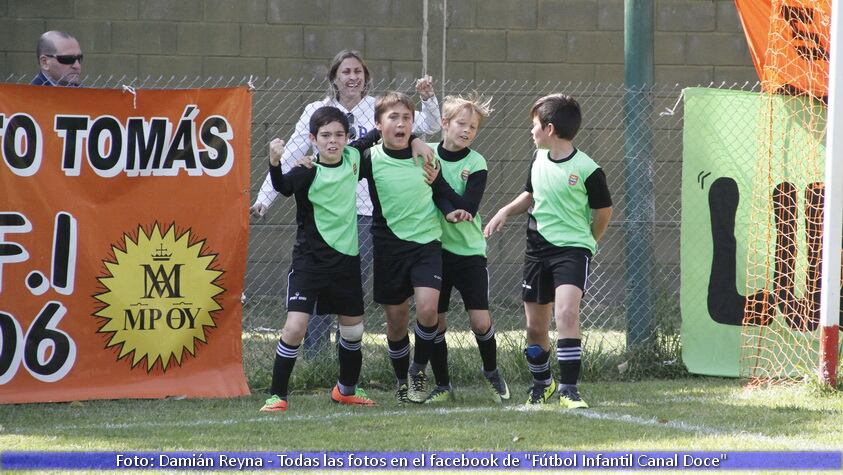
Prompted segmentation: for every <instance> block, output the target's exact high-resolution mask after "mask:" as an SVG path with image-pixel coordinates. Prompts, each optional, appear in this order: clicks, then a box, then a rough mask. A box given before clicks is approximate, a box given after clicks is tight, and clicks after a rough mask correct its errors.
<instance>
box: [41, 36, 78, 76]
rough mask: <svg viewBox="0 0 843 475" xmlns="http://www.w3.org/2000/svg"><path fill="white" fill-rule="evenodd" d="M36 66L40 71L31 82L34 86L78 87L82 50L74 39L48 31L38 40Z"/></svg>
mask: <svg viewBox="0 0 843 475" xmlns="http://www.w3.org/2000/svg"><path fill="white" fill-rule="evenodd" d="M35 53H36V54H37V55H38V65H39V66H40V68H41V71H39V72H38V76H35V79H33V80H32V83H31V84H34V85H36V86H72V87H78V86H79V77H80V75H81V74H82V48H80V47H79V42H78V41H76V38H74V37H72V36H70V34H68V33H65V32H64V31H55V30H54V31H48V32H46V33H44V34H43V35H41V37H40V38H38V47H37V49H36V51H35Z"/></svg>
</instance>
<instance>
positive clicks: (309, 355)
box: [7, 77, 683, 390]
mask: <svg viewBox="0 0 843 475" xmlns="http://www.w3.org/2000/svg"><path fill="white" fill-rule="evenodd" d="M28 79H29V77H10V78H7V82H27V81H28ZM247 83H248V84H250V85H251V86H253V88H254V96H253V121H252V150H251V159H252V163H251V165H252V168H251V170H252V172H251V173H252V180H251V184H252V186H251V189H252V201H253V203H254V202H255V200H256V198H258V196H259V194H260V190H261V186H262V184H263V182H264V179H265V176H266V174H267V170H268V168H267V150H268V143H269V141H270V140H271V139H272V138H274V137H281V138H283V139H284V140H288V139H289V138H290V137H291V135H292V134H293V133H294V130H295V126H296V122H297V121H298V120H299V117H300V116H301V114H302V111H303V110H304V108H305V106H306V105H307V104H309V103H311V102H314V101H319V100H322V99H324V98H325V97H326V90H327V88H328V84H327V83H326V82H325V81H317V80H298V79H294V80H276V79H264V78H196V79H188V78H175V77H172V78H160V77H159V78H146V79H137V78H126V77H123V78H114V77H109V78H103V77H97V78H87V79H85V80H83V84H85V85H86V86H89V87H109V88H119V87H121V86H123V85H127V86H131V87H134V88H204V87H227V86H235V85H243V84H247ZM386 90H398V91H402V92H405V93H408V94H410V95H411V96H413V97H414V98H415V99H416V100H417V101H418V96H417V95H416V94H415V91H414V87H413V84H412V83H411V82H395V81H381V82H376V83H375V84H374V85H373V87H372V88H371V90H370V91H369V94H370V95H372V96H376V95H377V94H379V93H381V92H383V91H386ZM436 90H437V91H438V92H439V93H440V97H439V100H440V101H441V100H442V97H441V92H442V91H444V93H445V94H467V93H469V92H470V91H477V92H479V93H480V94H482V95H485V96H490V97H492V98H493V102H492V107H493V108H494V109H495V111H494V112H493V113H492V115H491V117H489V119H487V120H486V121H485V122H484V123H483V125H482V127H481V129H480V132H479V134H478V136H477V139H476V140H475V142H474V144H473V146H472V148H474V149H476V150H477V151H479V152H480V153H481V154H483V155H484V156H485V158H486V160H487V162H488V184H487V187H486V192H485V195H484V199H483V202H482V204H481V207H480V216H481V217H482V218H484V220H485V218H488V217H490V216H491V215H493V214H494V212H495V211H496V210H498V209H499V208H500V207H501V206H503V205H505V204H506V203H508V202H509V201H510V200H511V199H513V198H514V197H515V196H517V195H518V194H519V193H520V192H521V191H523V189H524V184H525V181H526V177H527V173H528V169H529V161H530V158H531V156H532V151H533V148H534V145H533V143H532V139H531V137H530V133H529V129H530V126H531V123H530V117H529V109H530V106H531V105H532V104H533V102H534V101H535V100H536V99H537V98H538V97H540V96H542V95H545V94H550V93H556V92H564V93H566V94H570V95H572V96H573V97H575V98H577V99H578V101H579V102H580V104H581V106H582V109H583V127H582V129H581V130H580V132H579V134H578V136H577V138H576V140H575V145H576V146H577V147H578V148H580V149H582V150H583V151H586V152H587V153H588V154H589V155H590V156H591V157H592V158H594V159H595V160H596V161H597V162H598V163H599V164H600V165H601V166H602V167H603V169H604V171H605V173H606V176H607V179H608V183H609V188H610V190H611V192H612V198H613V201H614V214H613V217H612V220H611V223H610V226H609V229H608V231H607V232H606V234H605V237H604V238H603V240H602V241H601V243H600V245H599V250H598V253H597V255H596V256H595V258H594V261H593V266H592V269H591V274H590V277H589V289H588V292H587V295H586V298H585V300H584V302H583V306H582V311H581V319H582V327H583V334H584V341H583V347H584V356H583V358H584V378H585V379H614V378H618V377H632V378H640V377H659V376H665V375H671V374H676V373H678V372H682V371H683V369H682V365H681V362H680V360H679V337H678V333H679V319H680V314H679V225H680V203H681V199H680V185H681V166H682V113H681V101H679V98H680V94H681V87H680V86H679V85H676V86H671V87H658V88H652V89H648V90H647V91H646V92H643V93H638V94H633V95H628V94H626V95H625V90H624V88H623V86H621V85H599V84H570V83H568V84H566V83H553V82H543V83H535V82H524V81H447V82H446V83H445V84H439V85H437V87H436ZM674 109H676V110H674ZM625 111H626V112H625ZM630 111H635V112H636V114H638V115H639V116H640V115H641V113H642V111H643V112H644V115H643V116H640V117H639V118H638V120H643V121H644V122H645V124H647V125H649V130H651V137H649V136H646V135H647V134H642V140H645V139H646V140H645V142H646V143H645V145H646V147H645V148H644V149H642V150H639V151H638V152H636V153H638V154H641V153H643V154H644V155H639V156H638V157H636V160H641V163H639V164H638V165H639V167H638V168H637V169H635V168H631V167H630V161H629V160H626V161H625V155H628V153H626V152H625V147H627V148H629V147H637V146H639V145H641V144H640V143H639V142H638V138H637V137H635V136H630V135H629V134H626V135H625V114H627V115H628V114H630ZM365 114H366V112H365V111H363V112H362V114H360V115H362V116H365ZM369 114H372V113H371V112H369ZM372 115H373V114H372ZM371 120H372V119H371V118H368V119H367V118H366V117H357V118H356V122H355V123H356V125H357V126H358V132H359V133H362V132H364V131H365V129H366V128H368V127H369V126H368V123H369V122H371ZM639 130H647V127H644V128H641V129H639ZM645 136H646V137H645ZM427 138H428V141H429V142H436V141H438V140H439V136H438V134H434V135H430V136H427ZM302 152H303V153H304V151H302ZM625 175H626V181H627V183H624V181H625ZM638 175H640V176H641V177H643V180H640V181H638V178H636V177H637V176H638ZM633 181H635V182H634V183H633ZM650 184H652V190H651V191H652V194H651V195H649V194H645V195H643V196H645V197H646V198H647V199H648V200H649V199H650V198H649V197H650V196H652V203H645V209H647V210H649V211H648V212H646V213H645V214H644V215H643V216H645V219H642V218H641V216H642V215H640V214H639V215H630V214H629V209H630V204H629V203H630V201H629V200H628V195H630V193H629V192H627V191H625V190H629V189H635V187H640V186H645V187H649V185H650ZM630 196H631V195H630ZM640 196H642V195H640V194H635V197H634V199H636V200H638V199H640ZM636 205H640V203H637V204H636ZM525 221H526V218H525V216H523V215H522V216H519V217H518V218H516V219H510V220H509V222H508V223H507V224H506V226H505V228H504V229H503V231H502V232H500V233H498V234H496V235H494V236H492V237H491V238H490V239H489V241H488V262H489V268H488V270H489V278H490V289H489V290H490V311H491V315H492V319H493V322H494V325H495V328H496V333H497V341H498V350H499V356H498V361H499V366H500V367H501V368H502V371H503V372H504V374H505V376H506V377H507V378H508V379H509V380H511V381H519V380H520V381H527V379H528V377H529V373H528V372H527V369H526V364H525V362H524V357H523V354H522V348H523V347H524V341H525V332H524V326H525V319H524V311H523V305H522V302H521V300H520V292H521V280H522V263H523V253H524V244H525V232H524V227H525ZM633 228H634V229H636V230H637V231H636V234H635V236H636V239H641V238H640V237H641V236H645V238H644V240H645V241H650V242H648V243H646V244H647V245H648V246H647V247H648V248H649V249H650V252H652V258H650V257H647V259H648V261H651V262H649V264H648V266H647V267H646V269H647V275H646V278H647V279H648V281H649V284H648V286H649V292H647V293H643V294H641V295H640V296H639V295H637V294H638V293H639V290H637V287H636V286H635V285H634V284H635V282H636V281H635V279H636V278H638V277H640V272H638V273H636V269H635V267H636V265H637V264H634V262H635V259H636V257H637V256H628V255H627V253H628V252H629V251H630V249H639V248H640V246H630V243H629V238H630V236H632V234H630V229H633ZM642 230H643V234H642V233H641V231H642ZM295 232H296V222H295V202H294V200H293V199H286V198H284V197H279V198H278V199H277V200H275V201H274V202H273V203H272V204H271V205H270V206H269V207H268V210H267V211H266V212H265V214H263V216H261V217H259V218H253V222H252V226H251V236H250V243H249V261H248V266H247V275H246V288H245V294H244V296H243V302H244V305H243V348H244V353H243V355H244V365H245V368H246V373H247V376H248V378H249V382H250V384H251V386H252V387H253V388H255V389H258V390H260V389H262V388H265V387H268V385H269V381H270V378H271V372H272V360H273V355H274V348H275V345H276V343H277V341H278V338H279V336H280V329H281V327H283V322H284V315H285V306H284V298H283V295H284V293H285V290H286V275H287V272H288V269H289V266H290V256H291V251H292V245H293V243H294V241H295ZM364 245H371V244H364ZM363 254H364V255H365V254H366V250H365V249H364V250H363ZM628 264H629V265H628ZM639 270H640V269H639ZM340 284H341V283H340ZM364 287H365V290H366V298H365V304H366V318H365V326H366V330H367V337H366V338H365V339H364V363H363V384H365V385H367V386H384V387H386V386H390V385H392V384H393V376H392V372H391V367H390V364H389V359H388V356H387V351H386V338H385V335H384V330H385V316H384V313H383V311H382V309H381V308H380V306H379V305H377V304H375V303H373V302H372V294H371V275H368V279H367V280H366V283H365V284H364ZM453 298H454V301H453V302H452V303H451V310H450V312H449V315H448V333H447V338H448V345H449V358H450V361H451V371H452V376H453V379H454V381H455V383H456V384H457V385H460V384H471V383H472V382H475V381H479V379H478V376H479V374H480V367H481V363H480V357H479V354H478V351H477V346H476V343H475V340H474V336H473V334H472V332H471V330H470V327H469V323H468V317H467V313H466V312H465V310H464V308H463V307H462V304H461V302H460V300H459V294H458V293H456V292H454V297H453ZM641 299H646V300H647V301H641ZM639 307H640V308H643V309H646V315H643V316H642V315H640V313H641V312H638V314H639V315H637V316H635V315H634V314H635V312H634V310H635V309H636V308H639ZM630 315H633V318H634V319H639V320H640V319H642V318H643V320H640V321H639V320H632V321H631V320H630ZM328 322H330V323H329V325H327V326H325V327H321V328H320V327H317V326H314V325H312V326H311V329H310V335H309V336H308V340H306V341H307V342H308V343H309V344H310V348H309V349H308V350H307V351H306V352H305V357H304V358H302V361H300V362H299V363H298V364H297V366H296V371H295V372H294V375H293V379H292V381H291V385H292V387H293V388H305V387H325V386H329V385H330V384H333V382H334V379H335V377H336V352H335V348H334V345H333V343H332V341H333V340H334V339H335V336H334V332H335V328H336V323H335V319H330V320H328ZM636 325H644V327H642V328H645V329H646V334H645V338H644V340H641V339H636V340H634V341H635V342H637V344H630V343H629V341H628V340H629V339H628V336H629V334H630V333H631V332H632V331H635V330H636V329H638V330H640V329H641V328H637V327H636Z"/></svg>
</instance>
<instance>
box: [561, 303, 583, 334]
mask: <svg viewBox="0 0 843 475" xmlns="http://www.w3.org/2000/svg"><path fill="white" fill-rule="evenodd" d="M579 325H580V312H579V308H577V307H562V308H560V309H558V310H557V312H556V328H557V329H560V330H562V329H565V330H576V329H577V328H579Z"/></svg>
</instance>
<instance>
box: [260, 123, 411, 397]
mask: <svg viewBox="0 0 843 475" xmlns="http://www.w3.org/2000/svg"><path fill="white" fill-rule="evenodd" d="M309 126H310V139H311V141H313V142H314V144H315V146H316V149H317V150H318V152H319V153H318V155H317V156H316V160H315V163H309V162H307V163H303V165H304V166H297V167H294V168H292V169H291V170H290V171H289V172H288V173H286V174H284V173H282V171H281V166H280V159H281V155H282V154H283V151H284V142H283V141H282V140H280V139H275V140H273V141H272V142H271V143H270V177H271V180H272V185H273V187H274V188H275V190H277V191H278V192H280V193H281V194H283V195H284V196H292V195H295V198H296V222H297V224H298V230H297V233H296V243H295V245H294V247H293V258H292V265H291V266H290V272H289V275H288V282H287V298H286V301H287V310H288V314H287V321H286V322H285V324H284V331H283V334H282V336H281V339H280V341H279V342H278V347H277V349H276V356H275V363H274V368H273V375H272V387H271V394H272V397H271V398H270V399H268V400H267V401H266V404H265V405H264V407H263V408H262V409H261V410H262V411H285V410H287V405H288V404H287V393H288V383H289V379H290V374H291V372H292V370H293V365H294V364H295V362H296V358H297V357H298V353H299V348H300V345H301V342H302V339H303V338H304V334H305V331H306V329H307V320H308V318H309V316H310V315H311V314H312V313H313V310H314V307H318V310H319V312H320V313H322V314H326V313H328V314H334V313H335V314H337V315H338V318H339V331H340V339H339V341H338V344H337V352H338V356H339V363H340V375H339V380H338V382H337V385H336V386H334V388H333V390H332V391H331V399H332V400H333V401H334V402H337V403H340V404H352V405H364V406H371V405H374V402H373V401H372V400H371V399H369V398H368V397H367V396H366V393H365V392H364V391H362V390H361V389H359V388H357V387H356V385H357V382H358V380H359V377H360V369H361V364H362V353H361V340H362V338H363V291H362V285H361V280H360V256H359V250H358V242H357V211H356V206H355V203H356V190H357V182H358V181H359V180H360V174H361V169H362V166H361V153H363V152H364V151H366V150H367V149H368V148H369V147H371V146H372V144H374V143H375V142H376V141H377V140H378V139H379V138H380V134H379V133H378V131H376V130H373V131H372V132H370V133H369V134H367V135H366V136H365V137H363V138H361V139H360V140H358V141H356V142H353V143H352V144H351V145H350V146H346V141H347V134H348V128H349V124H348V119H347V118H346V115H345V114H343V113H342V112H341V111H340V110H339V109H337V108H335V107H322V108H320V109H318V110H316V111H315V112H314V113H313V115H312V116H311V118H310V124H309ZM417 142H419V143H420V144H421V146H423V147H424V148H427V147H426V146H425V145H424V144H423V143H421V141H419V140H417ZM425 186H426V185H425Z"/></svg>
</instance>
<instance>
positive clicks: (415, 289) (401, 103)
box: [361, 92, 464, 402]
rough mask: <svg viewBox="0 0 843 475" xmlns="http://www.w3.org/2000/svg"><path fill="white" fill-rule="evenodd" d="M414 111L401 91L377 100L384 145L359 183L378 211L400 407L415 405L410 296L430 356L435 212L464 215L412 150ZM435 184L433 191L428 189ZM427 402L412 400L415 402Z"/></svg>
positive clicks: (377, 274)
mask: <svg viewBox="0 0 843 475" xmlns="http://www.w3.org/2000/svg"><path fill="white" fill-rule="evenodd" d="M413 110H414V104H413V103H412V101H411V100H410V98H409V97H407V96H406V95H404V94H401V93H397V92H390V93H387V94H385V95H383V96H381V97H379V98H378V99H377V101H376V102H375V126H376V128H377V129H378V130H380V132H381V136H382V139H383V143H381V144H378V145H376V146H374V147H372V148H371V149H370V150H369V155H370V157H371V158H370V159H369V160H366V159H365V157H364V160H363V162H362V167H361V178H366V179H367V180H368V184H369V193H370V195H371V198H372V204H373V208H374V209H373V213H372V242H373V244H374V265H373V270H374V292H373V294H374V299H375V302H377V303H379V304H381V305H383V307H384V311H385V313H386V335H387V343H388V345H389V357H390V360H391V361H392V367H393V370H394V372H395V377H396V379H397V382H398V384H397V390H396V398H397V399H398V401H399V402H409V401H410V400H411V399H410V397H409V394H410V392H409V387H408V381H407V379H408V369H409V366H410V338H409V335H408V333H407V326H408V324H409V318H410V316H409V298H410V297H411V296H412V297H414V298H415V304H416V336H417V338H416V347H415V352H416V355H422V356H423V358H425V359H427V358H429V357H430V353H431V351H433V340H434V338H435V336H436V329H437V325H438V317H437V304H438V302H439V288H440V285H441V283H442V249H441V244H440V241H439V239H440V236H441V234H442V230H441V227H440V224H439V219H438V212H437V207H438V208H439V210H440V211H442V212H443V213H444V214H445V215H452V216H455V215H460V216H461V215H462V214H463V213H464V212H462V211H458V210H456V209H455V208H454V207H453V205H452V204H451V203H450V202H449V201H448V200H447V199H445V198H444V196H445V194H446V190H447V189H448V188H449V187H448V184H447V182H445V180H444V179H443V178H442V177H441V175H439V174H438V172H439V170H438V168H437V167H436V163H435V162H433V163H429V162H427V161H425V163H424V164H422V163H420V162H419V161H418V159H417V158H416V157H417V156H416V154H415V153H413V151H412V149H411V147H410V145H409V143H410V139H411V136H410V131H411V130H412V128H413ZM431 158H432V154H431ZM431 179H432V180H433V182H432V186H431V185H428V183H429V182H430V180H431ZM451 193H453V190H451ZM434 201H435V202H434ZM455 211H456V212H455ZM411 376H412V375H411ZM414 383H419V381H414ZM414 387H415V388H416V389H417V391H415V392H414V394H421V392H422V391H419V390H418V389H420V388H419V387H418V384H414ZM425 396H426V395H425ZM423 401H424V399H423V398H419V397H415V398H413V402H423Z"/></svg>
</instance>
